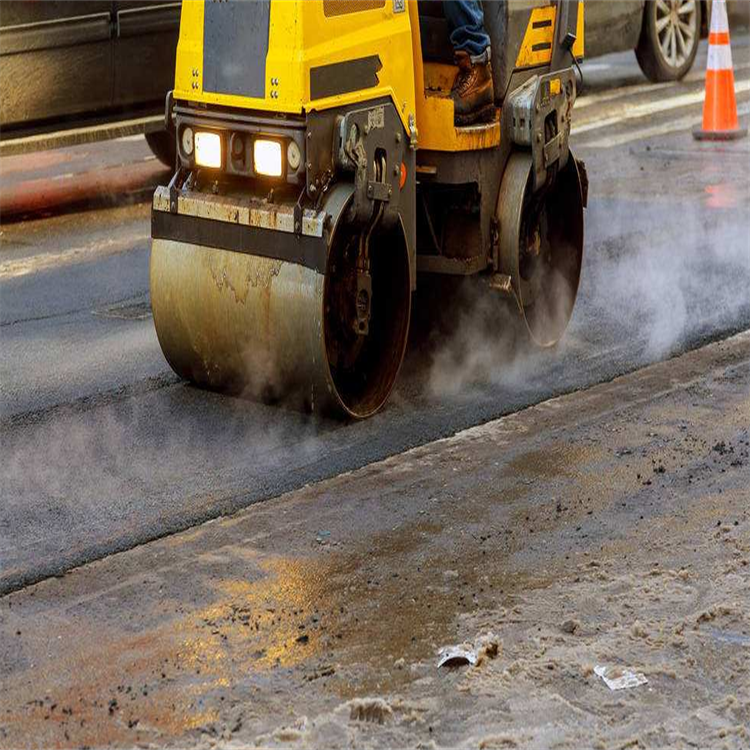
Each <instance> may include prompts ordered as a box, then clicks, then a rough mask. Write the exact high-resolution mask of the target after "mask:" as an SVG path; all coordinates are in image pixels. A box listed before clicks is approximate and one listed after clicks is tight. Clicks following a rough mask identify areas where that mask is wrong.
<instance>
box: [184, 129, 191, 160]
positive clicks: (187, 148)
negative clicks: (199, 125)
mask: <svg viewBox="0 0 750 750" xmlns="http://www.w3.org/2000/svg"><path fill="white" fill-rule="evenodd" d="M193 145H194V144H193V129H192V128H183V130H182V152H183V153H184V154H185V156H191V155H192V153H193Z"/></svg>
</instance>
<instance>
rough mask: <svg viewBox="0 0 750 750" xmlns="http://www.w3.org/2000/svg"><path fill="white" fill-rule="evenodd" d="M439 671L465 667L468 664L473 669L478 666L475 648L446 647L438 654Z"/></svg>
mask: <svg viewBox="0 0 750 750" xmlns="http://www.w3.org/2000/svg"><path fill="white" fill-rule="evenodd" d="M438 656H439V657H440V658H439V661H438V669H440V667H463V666H466V665H467V664H468V665H469V666H471V667H475V666H476V665H477V652H476V650H475V649H473V648H467V647H465V646H446V647H445V648H441V649H440V651H439V653H438Z"/></svg>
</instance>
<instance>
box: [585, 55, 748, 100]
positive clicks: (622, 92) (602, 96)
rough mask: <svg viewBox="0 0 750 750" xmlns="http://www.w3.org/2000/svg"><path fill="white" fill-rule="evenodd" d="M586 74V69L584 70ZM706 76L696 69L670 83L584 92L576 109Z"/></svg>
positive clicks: (739, 67)
mask: <svg viewBox="0 0 750 750" xmlns="http://www.w3.org/2000/svg"><path fill="white" fill-rule="evenodd" d="M749 68H750V62H748V63H736V64H735V66H734V72H735V73H736V72H737V71H738V70H748V69H749ZM584 75H585V70H584ZM705 78H706V74H705V72H703V71H701V72H698V71H696V72H695V73H691V74H690V75H688V76H686V77H685V78H683V79H682V81H670V82H669V83H639V84H636V85H634V86H621V87H620V88H617V89H610V90H609V91H603V92H601V93H599V94H584V95H583V96H581V97H580V98H579V99H576V106H575V108H576V111H578V110H579V109H586V107H590V106H592V105H593V104H601V103H602V102H612V101H616V100H617V99H622V98H624V97H626V96H633V95H636V94H647V93H649V92H651V91H661V90H663V89H670V88H674V89H677V88H679V87H680V85H684V84H686V83H700V82H702V81H704V80H705Z"/></svg>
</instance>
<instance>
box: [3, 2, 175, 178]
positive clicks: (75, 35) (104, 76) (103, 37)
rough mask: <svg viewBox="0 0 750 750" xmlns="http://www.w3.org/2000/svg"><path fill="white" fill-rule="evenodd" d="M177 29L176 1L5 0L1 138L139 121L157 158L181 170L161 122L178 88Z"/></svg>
mask: <svg viewBox="0 0 750 750" xmlns="http://www.w3.org/2000/svg"><path fill="white" fill-rule="evenodd" d="M179 27H180V3H179V2H164V3H160V2H149V1H148V0H2V1H1V2H0V81H2V86H0V133H1V135H2V138H3V140H6V139H9V138H18V137H21V136H27V135H33V134H39V133H44V132H45V131H46V130H51V129H54V130H61V129H80V128H84V129H85V128H86V127H88V126H90V125H96V124H97V123H99V124H100V123H102V122H114V121H118V120H119V121H122V120H127V121H129V122H135V121H138V122H140V123H141V125H140V126H141V127H143V130H144V131H145V132H146V137H147V139H148V142H149V145H150V146H151V148H152V150H153V151H154V153H155V154H156V155H157V156H158V157H159V158H160V159H161V160H162V161H164V162H166V163H167V164H174V144H173V139H172V137H171V136H170V135H169V134H168V133H167V132H166V131H165V130H164V128H163V125H162V126H161V128H160V125H159V121H158V120H157V117H156V116H158V115H159V114H160V113H163V111H164V97H165V95H166V92H167V91H169V89H171V88H172V86H173V82H174V64H175V49H176V47H177V38H178V34H179ZM149 116H151V117H149ZM154 121H156V123H154ZM143 123H147V124H146V125H143ZM154 128H156V129H154Z"/></svg>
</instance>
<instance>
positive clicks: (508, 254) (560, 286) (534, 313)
mask: <svg viewBox="0 0 750 750" xmlns="http://www.w3.org/2000/svg"><path fill="white" fill-rule="evenodd" d="M532 169H533V162H532V158H531V154H528V153H525V152H517V153H514V154H513V155H512V156H511V157H510V159H509V160H508V165H507V167H506V170H505V174H504V175H503V181H502V184H501V187H500V194H499V196H498V202H497V220H498V224H499V228H500V236H499V256H500V270H501V272H502V273H503V274H505V275H507V276H510V279H511V286H512V289H513V296H514V297H515V300H516V302H517V305H518V309H519V312H520V313H521V317H522V319H523V321H524V323H525V325H526V329H527V330H528V333H529V335H530V337H531V339H532V340H533V341H534V343H536V344H537V345H538V346H541V347H550V346H554V345H555V344H557V342H558V341H559V340H560V338H561V337H562V335H563V334H564V333H565V329H566V328H567V326H568V323H569V322H570V318H571V316H572V314H573V308H574V306H575V301H576V296H577V294H578V284H579V281H580V278H581V266H582V263H583V208H584V199H583V188H582V184H581V177H580V174H579V171H578V163H577V162H576V160H575V159H574V158H573V155H572V154H570V155H569V157H568V160H567V163H566V165H565V166H564V167H563V168H562V169H561V170H559V172H558V173H557V175H556V178H555V179H554V181H553V182H552V184H551V185H549V186H545V187H544V188H542V189H541V190H540V191H538V192H536V193H535V192H534V191H533V189H532V186H533V174H532Z"/></svg>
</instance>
